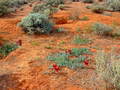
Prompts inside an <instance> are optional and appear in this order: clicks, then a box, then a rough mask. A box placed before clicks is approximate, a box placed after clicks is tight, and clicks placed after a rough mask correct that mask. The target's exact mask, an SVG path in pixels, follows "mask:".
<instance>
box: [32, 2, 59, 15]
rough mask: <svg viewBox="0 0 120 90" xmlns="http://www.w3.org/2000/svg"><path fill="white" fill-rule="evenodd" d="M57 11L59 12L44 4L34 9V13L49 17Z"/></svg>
mask: <svg viewBox="0 0 120 90" xmlns="http://www.w3.org/2000/svg"><path fill="white" fill-rule="evenodd" d="M57 11H58V8H55V7H52V6H50V5H47V4H45V3H42V4H38V5H36V6H35V7H34V8H33V10H32V13H43V14H46V15H48V16H49V15H51V14H53V13H55V12H57Z"/></svg>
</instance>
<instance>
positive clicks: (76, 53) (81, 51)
mask: <svg viewBox="0 0 120 90" xmlns="http://www.w3.org/2000/svg"><path fill="white" fill-rule="evenodd" d="M71 54H72V55H74V56H80V55H83V54H91V52H90V50H89V49H88V48H73V49H72V51H71Z"/></svg>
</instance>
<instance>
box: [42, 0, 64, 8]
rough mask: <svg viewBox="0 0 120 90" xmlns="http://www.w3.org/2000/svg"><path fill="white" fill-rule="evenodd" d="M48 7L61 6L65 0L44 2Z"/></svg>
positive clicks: (47, 0)
mask: <svg viewBox="0 0 120 90" xmlns="http://www.w3.org/2000/svg"><path fill="white" fill-rule="evenodd" d="M44 1H45V2H46V4H47V5H50V6H54V7H55V6H58V5H60V4H64V0H44Z"/></svg>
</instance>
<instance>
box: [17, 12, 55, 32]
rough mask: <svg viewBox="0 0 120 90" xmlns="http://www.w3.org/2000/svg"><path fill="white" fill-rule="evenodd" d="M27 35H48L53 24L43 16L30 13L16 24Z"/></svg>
mask: <svg viewBox="0 0 120 90" xmlns="http://www.w3.org/2000/svg"><path fill="white" fill-rule="evenodd" d="M18 25H19V26H21V27H22V29H23V30H24V31H25V32H26V33H28V34H49V33H50V32H51V30H52V28H53V23H52V22H51V21H50V20H49V19H48V17H47V16H46V15H45V14H40V13H32V14H29V15H28V16H27V17H25V18H23V20H22V21H21V22H20V23H19V24H18Z"/></svg>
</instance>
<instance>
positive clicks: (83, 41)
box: [73, 36, 91, 44]
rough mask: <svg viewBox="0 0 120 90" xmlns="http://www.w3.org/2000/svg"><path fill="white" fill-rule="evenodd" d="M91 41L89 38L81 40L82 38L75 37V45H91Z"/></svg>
mask: <svg viewBox="0 0 120 90" xmlns="http://www.w3.org/2000/svg"><path fill="white" fill-rule="evenodd" d="M90 42H91V40H89V39H87V38H81V37H80V36H75V37H74V40H73V43H75V44H88V43H90Z"/></svg>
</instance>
